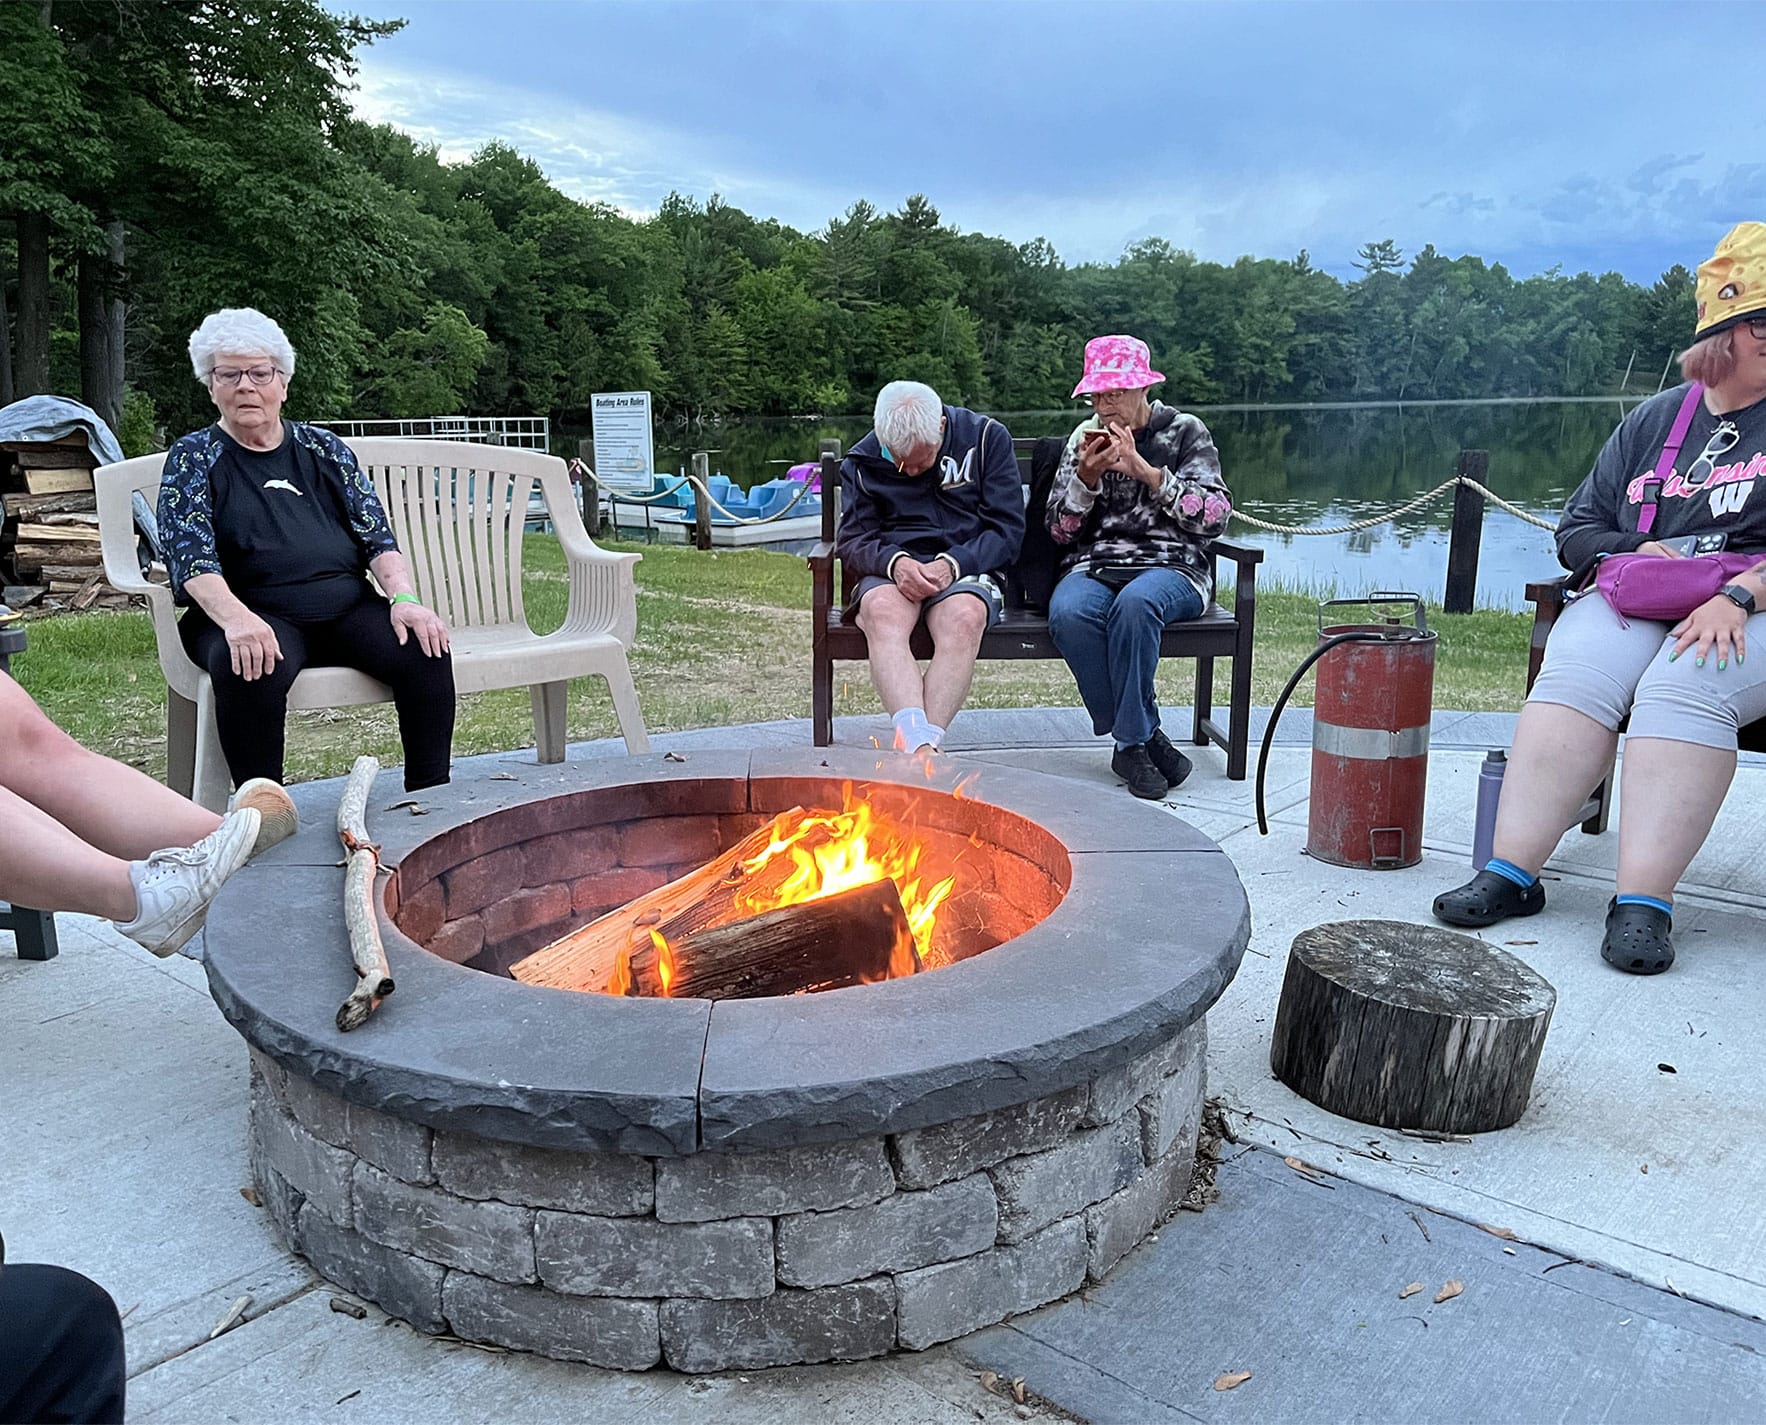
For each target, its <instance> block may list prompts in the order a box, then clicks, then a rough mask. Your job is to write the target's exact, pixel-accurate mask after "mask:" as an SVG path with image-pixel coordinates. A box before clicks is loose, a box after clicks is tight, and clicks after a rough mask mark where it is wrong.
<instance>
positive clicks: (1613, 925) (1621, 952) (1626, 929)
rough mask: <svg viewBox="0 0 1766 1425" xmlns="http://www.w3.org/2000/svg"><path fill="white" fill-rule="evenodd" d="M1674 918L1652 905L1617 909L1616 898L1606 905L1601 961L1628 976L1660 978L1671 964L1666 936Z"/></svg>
mask: <svg viewBox="0 0 1766 1425" xmlns="http://www.w3.org/2000/svg"><path fill="white" fill-rule="evenodd" d="M1673 928H1674V917H1673V916H1671V915H1669V914H1668V912H1667V911H1665V910H1657V909H1656V908H1655V907H1654V906H1653V905H1636V904H1631V905H1620V904H1619V900H1618V897H1617V896H1615V897H1614V898H1613V899H1612V901H1610V902H1609V903H1608V905H1607V933H1606V938H1605V939H1604V940H1602V941H1601V942H1600V958H1601V959H1603V960H1605V961H1606V962H1607V964H1609V965H1616V966H1618V967H1619V968H1620V969H1621V970H1624V971H1625V972H1626V973H1627V974H1631V975H1659V974H1661V973H1662V971H1663V970H1665V969H1667V968H1668V966H1670V965H1672V964H1673V963H1674V946H1673V945H1672V944H1671V943H1670V942H1669V940H1668V932H1669V931H1671V930H1672V929H1673Z"/></svg>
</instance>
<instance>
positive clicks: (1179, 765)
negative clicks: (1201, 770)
mask: <svg viewBox="0 0 1766 1425" xmlns="http://www.w3.org/2000/svg"><path fill="white" fill-rule="evenodd" d="M1147 756H1149V757H1151V758H1152V759H1153V765H1154V766H1155V767H1157V768H1158V769H1159V775H1160V776H1161V777H1163V778H1164V779H1165V780H1166V781H1167V782H1169V783H1171V790H1172V791H1176V790H1177V789H1178V788H1179V787H1181V786H1182V785H1183V779H1184V778H1185V777H1187V776H1189V775H1190V766H1191V763H1190V759H1189V758H1188V757H1185V756H1184V755H1183V753H1181V752H1179V751H1178V750H1177V749H1176V748H1175V747H1173V746H1172V745H1171V739H1170V738H1169V737H1167V736H1166V735H1165V729H1164V728H1162V727H1156V728H1154V729H1153V735H1152V736H1151V737H1149V738H1148V739H1147Z"/></svg>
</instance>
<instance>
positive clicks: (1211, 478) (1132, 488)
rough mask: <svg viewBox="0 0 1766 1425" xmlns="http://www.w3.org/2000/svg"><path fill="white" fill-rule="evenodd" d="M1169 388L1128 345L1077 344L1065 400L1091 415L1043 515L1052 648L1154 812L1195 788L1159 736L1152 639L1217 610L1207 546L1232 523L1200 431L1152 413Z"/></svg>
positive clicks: (1169, 411) (1163, 408) (1114, 766)
mask: <svg viewBox="0 0 1766 1425" xmlns="http://www.w3.org/2000/svg"><path fill="white" fill-rule="evenodd" d="M1164 379H1165V378H1164V377H1163V376H1162V375H1160V373H1159V372H1157V371H1155V370H1153V367H1152V362H1151V359H1150V356H1149V353H1148V351H1147V344H1146V343H1145V342H1144V341H1141V340H1139V339H1138V338H1136V337H1132V336H1100V337H1094V338H1092V340H1090V341H1088V342H1087V343H1086V344H1085V373H1084V375H1082V376H1081V377H1080V378H1079V384H1078V385H1077V386H1075V387H1074V388H1073V394H1074V395H1075V396H1085V397H1087V398H1088V399H1089V400H1090V401H1091V408H1092V415H1091V416H1090V418H1089V419H1087V420H1084V421H1081V422H1080V423H1079V425H1078V426H1076V427H1075V428H1074V431H1073V434H1072V435H1071V436H1069V437H1068V439H1067V448H1066V450H1065V451H1063V452H1062V455H1061V466H1060V469H1059V470H1058V471H1057V472H1056V474H1055V481H1054V484H1053V486H1052V487H1051V488H1050V490H1049V503H1048V509H1047V520H1048V528H1049V535H1050V537H1051V538H1053V540H1054V541H1055V543H1056V544H1059V545H1062V546H1065V550H1066V552H1065V554H1064V555H1063V557H1062V559H1061V578H1060V582H1059V583H1058V584H1056V585H1055V591H1054V593H1053V595H1052V596H1051V597H1050V599H1049V633H1050V636H1051V637H1053V639H1054V640H1055V646H1056V647H1057V648H1059V649H1060V650H1061V656H1062V657H1063V658H1065V659H1066V660H1067V666H1068V667H1069V668H1071V669H1072V670H1073V676H1074V678H1075V679H1076V680H1077V681H1078V683H1079V695H1080V697H1081V698H1083V699H1084V701H1085V707H1086V711H1087V712H1089V713H1090V714H1091V718H1092V730H1093V731H1094V732H1096V733H1098V734H1100V735H1102V734H1104V733H1109V734H1110V735H1111V736H1112V737H1113V738H1114V739H1115V743H1116V748H1115V751H1114V753H1113V754H1112V756H1111V758H1110V768H1111V770H1112V771H1113V772H1115V773H1116V775H1117V776H1119V777H1120V778H1122V780H1123V781H1124V782H1126V783H1127V784H1128V789H1129V791H1131V792H1133V793H1134V795H1135V796H1137V797H1146V798H1149V799H1156V798H1159V797H1163V796H1165V795H1166V794H1167V793H1168V792H1169V791H1170V790H1171V789H1172V788H1173V787H1175V786H1177V785H1178V784H1179V783H1180V782H1182V781H1183V779H1184V778H1185V777H1187V776H1189V774H1190V761H1189V758H1187V757H1185V756H1184V755H1183V753H1181V752H1179V751H1178V750H1177V748H1176V747H1174V746H1172V743H1171V739H1170V738H1168V737H1167V736H1166V735H1165V733H1164V731H1163V729H1161V728H1160V726H1159V700H1158V696H1157V693H1156V691H1155V688H1154V675H1155V674H1156V673H1157V671H1158V667H1159V640H1160V636H1161V635H1162V634H1163V633H1164V631H1165V626H1166V625H1167V624H1170V623H1180V622H1182V621H1183V620H1185V619H1193V618H1196V617H1198V616H1199V615H1200V614H1201V613H1202V611H1203V610H1204V609H1206V608H1207V607H1208V604H1209V601H1210V600H1211V599H1212V598H1213V597H1214V580H1213V573H1212V569H1211V567H1210V562H1209V558H1208V544H1209V541H1210V540H1213V539H1215V538H1216V537H1217V536H1219V535H1220V534H1221V533H1222V532H1223V531H1224V530H1225V529H1226V521H1227V516H1228V515H1230V514H1231V513H1232V496H1231V495H1230V494H1228V493H1227V488H1226V486H1225V485H1224V484H1223V483H1222V482H1221V478H1220V455H1219V453H1218V452H1217V451H1216V450H1215V448H1214V438H1213V437H1212V436H1211V435H1209V433H1208V427H1207V426H1205V425H1203V424H1202V422H1201V421H1199V420H1197V419H1196V417H1194V416H1192V415H1186V414H1185V413H1184V412H1182V411H1179V410H1177V409H1176V408H1174V407H1172V406H1167V405H1165V404H1164V403H1163V402H1160V401H1150V400H1148V399H1147V392H1148V391H1149V390H1151V389H1152V387H1153V386H1155V385H1157V384H1158V383H1159V382H1160V381H1163V380H1164Z"/></svg>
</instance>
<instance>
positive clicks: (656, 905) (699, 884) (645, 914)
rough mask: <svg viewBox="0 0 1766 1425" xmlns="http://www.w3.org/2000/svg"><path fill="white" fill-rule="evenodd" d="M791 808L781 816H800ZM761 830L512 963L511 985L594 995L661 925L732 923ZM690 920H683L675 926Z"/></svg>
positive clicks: (765, 835)
mask: <svg viewBox="0 0 1766 1425" xmlns="http://www.w3.org/2000/svg"><path fill="white" fill-rule="evenodd" d="M801 811H802V809H801V808H795V809H794V811H793V812H787V813H786V815H787V816H789V815H793V814H801ZM775 825H777V822H776V821H775V822H772V823H769V824H768V825H766V826H763V827H761V829H760V830H759V831H756V832H753V833H752V834H750V835H748V836H745V837H743V838H742V840H741V841H739V842H737V843H736V844H735V845H734V846H732V847H731V848H730V849H729V850H728V851H726V852H724V853H723V854H722V855H721V856H719V857H718V858H717V859H716V860H715V861H709V862H707V863H706V864H705V865H703V866H701V867H700V868H699V869H698V870H696V871H689V872H688V873H687V874H686V875H684V876H677V877H676V878H675V879H674V880H672V881H670V882H669V883H668V884H667V885H666V886H659V887H657V888H656V889H655V890H653V891H651V892H650V893H649V894H648V895H642V896H639V897H638V898H637V899H636V900H633V901H628V902H626V904H625V905H622V906H621V907H620V908H619V909H618V910H610V911H608V912H607V914H606V915H603V916H601V917H600V918H599V919H596V920H591V921H590V922H589V923H588V924H587V925H585V926H583V927H582V928H581V929H579V930H573V931H572V932H571V933H570V934H569V935H566V936H565V937H564V938H563V939H561V940H555V941H553V942H552V944H550V945H548V946H546V947H545V948H544V949H543V950H536V951H534V953H533V954H531V955H529V956H528V957H527V958H526V959H523V960H517V961H516V962H515V964H514V965H512V966H511V967H510V969H509V973H510V974H511V975H512V976H514V977H515V978H516V979H518V980H521V981H523V982H524V983H526V984H530V985H550V986H551V987H552V988H553V989H559V990H600V989H603V988H605V987H606V986H607V984H608V982H609V980H610V979H611V977H612V975H613V967H614V965H615V964H616V963H617V962H618V961H619V959H620V957H621V956H622V955H632V954H635V953H637V952H638V951H639V950H642V949H643V948H645V947H646V946H648V945H649V944H650V943H651V942H650V932H651V931H652V930H653V929H655V928H656V927H658V926H660V925H661V924H662V923H663V922H664V921H669V922H671V923H677V928H676V934H685V933H687V932H688V931H690V930H692V929H696V928H698V927H700V926H704V925H708V924H710V923H712V922H713V921H714V920H716V919H718V918H719V917H720V916H721V917H722V918H723V919H726V920H733V919H736V918H737V917H738V916H739V915H740V914H741V912H739V911H738V910H737V909H736V888H737V887H738V886H740V885H741V884H742V883H743V881H744V880H745V879H746V878H745V876H744V874H743V871H742V863H743V862H744V861H751V860H753V859H754V858H755V857H756V856H759V855H760V854H761V853H762V852H764V851H765V850H766V849H767V847H769V846H771V845H772V843H773V827H774V826H775ZM683 916H690V917H691V919H689V920H681V917H683Z"/></svg>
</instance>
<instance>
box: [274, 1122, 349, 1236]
mask: <svg viewBox="0 0 1766 1425" xmlns="http://www.w3.org/2000/svg"><path fill="white" fill-rule="evenodd" d="M250 1112H251V1136H252V1140H253V1142H254V1143H255V1144H256V1146H257V1157H258V1160H259V1161H260V1162H262V1163H263V1164H264V1165H265V1166H266V1167H269V1168H271V1169H273V1170H275V1172H276V1173H278V1174H279V1175H280V1176H281V1177H282V1179H283V1181H284V1182H286V1183H287V1184H288V1186H289V1187H291V1188H293V1189H294V1190H295V1191H296V1192H298V1193H299V1194H300V1195H301V1196H302V1197H303V1198H305V1199H306V1200H307V1201H308V1202H309V1203H310V1204H311V1205H312V1206H314V1207H316V1208H318V1210H319V1211H321V1212H323V1213H324V1214H325V1215H326V1216H327V1217H329V1218H330V1219H331V1220H332V1221H333V1222H336V1223H338V1224H339V1225H340V1226H348V1225H349V1224H350V1222H351V1220H352V1218H351V1211H350V1193H351V1170H352V1169H353V1168H354V1166H355V1162H356V1158H355V1155H354V1154H353V1153H349V1152H346V1151H345V1150H344V1149H342V1148H334V1147H332V1146H331V1145H330V1144H329V1143H322V1142H320V1141H319V1140H318V1139H317V1138H315V1137H313V1135H312V1134H310V1133H308V1132H307V1131H306V1129H304V1128H302V1127H301V1126H300V1125H299V1124H298V1123H296V1122H295V1121H294V1119H293V1118H291V1117H290V1116H289V1115H288V1114H287V1113H286V1112H285V1111H284V1110H283V1109H282V1107H281V1106H280V1105H279V1104H278V1103H277V1101H276V1100H275V1098H274V1097H272V1096H271V1095H270V1094H268V1093H264V1094H254V1095H253V1096H252V1100H251V1110H250Z"/></svg>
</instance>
